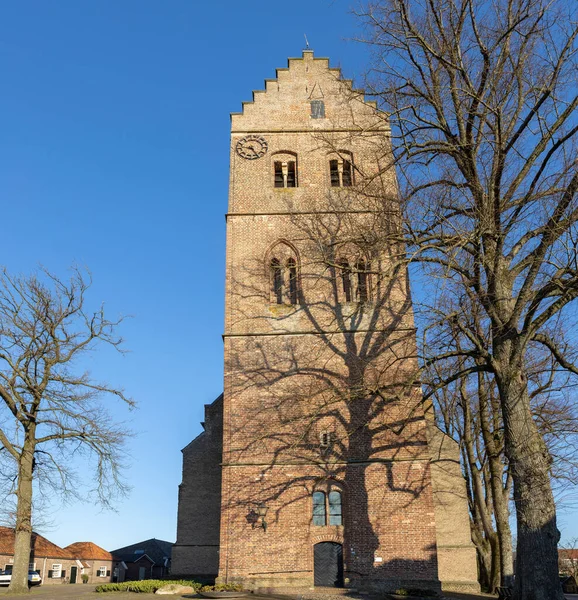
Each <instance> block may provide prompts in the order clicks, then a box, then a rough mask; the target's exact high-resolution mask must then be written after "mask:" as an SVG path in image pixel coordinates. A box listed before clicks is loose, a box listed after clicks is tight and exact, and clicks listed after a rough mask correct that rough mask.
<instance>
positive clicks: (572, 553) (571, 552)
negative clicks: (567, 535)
mask: <svg viewBox="0 0 578 600" xmlns="http://www.w3.org/2000/svg"><path fill="white" fill-rule="evenodd" d="M558 554H559V556H560V558H570V559H572V560H578V549H576V548H558Z"/></svg>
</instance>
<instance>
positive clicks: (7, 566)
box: [4, 565, 14, 575]
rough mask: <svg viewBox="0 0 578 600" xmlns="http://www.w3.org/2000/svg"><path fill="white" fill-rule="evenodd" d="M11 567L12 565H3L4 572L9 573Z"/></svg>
mask: <svg viewBox="0 0 578 600" xmlns="http://www.w3.org/2000/svg"><path fill="white" fill-rule="evenodd" d="M13 567H14V565H4V574H5V575H10V573H12V568H13Z"/></svg>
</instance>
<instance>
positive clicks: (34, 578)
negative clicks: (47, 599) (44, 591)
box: [0, 571, 42, 586]
mask: <svg viewBox="0 0 578 600" xmlns="http://www.w3.org/2000/svg"><path fill="white" fill-rule="evenodd" d="M11 580H12V571H0V585H10V581H11ZM41 583H42V577H40V575H39V574H38V573H37V572H36V571H28V585H29V586H33V585H40V584H41Z"/></svg>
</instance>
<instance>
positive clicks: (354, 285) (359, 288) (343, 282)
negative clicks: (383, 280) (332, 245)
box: [335, 247, 371, 303]
mask: <svg viewBox="0 0 578 600" xmlns="http://www.w3.org/2000/svg"><path fill="white" fill-rule="evenodd" d="M343 250H344V251H345V252H346V253H347V254H349V256H352V255H353V257H354V258H353V260H351V259H348V258H345V257H342V258H340V259H339V260H338V261H337V268H336V270H335V275H336V284H337V285H336V288H337V296H338V302H339V303H344V302H345V303H347V302H369V301H370V299H371V279H370V268H369V262H368V261H367V260H366V259H365V258H359V254H360V250H359V249H358V248H357V249H356V248H354V247H351V248H343ZM356 255H357V257H358V258H356V257H355V256H356Z"/></svg>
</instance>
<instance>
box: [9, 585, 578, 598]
mask: <svg viewBox="0 0 578 600" xmlns="http://www.w3.org/2000/svg"><path fill="white" fill-rule="evenodd" d="M445 596H446V597H447V598H448V599H450V598H451V599H452V600H488V599H489V598H495V596H490V595H488V594H483V595H469V594H450V593H447V594H446V595H445ZM182 597H184V598H186V597H187V596H164V598H167V599H168V598H175V599H176V598H182ZM190 597H192V596H189V598H190ZM4 598H6V599H8V598H21V599H22V598H27V599H30V600H61V599H62V600H76V598H78V599H79V600H153V599H154V600H160V598H161V596H157V595H156V594H134V593H131V592H125V593H119V592H114V593H110V594H97V593H96V592H95V591H94V586H93V585H82V584H78V585H41V586H39V587H34V588H32V589H31V590H30V593H29V594H23V595H16V594H10V593H9V592H8V590H7V589H6V588H1V587H0V600H4ZM277 598H279V597H277ZM331 598H339V599H340V600H344V599H348V598H349V596H348V595H340V596H330V595H327V594H323V595H320V596H319V599H320V600H321V599H322V600H331ZM566 598H567V600H578V594H567V595H566ZM248 600H273V599H272V598H270V597H266V596H250V597H249V598H248Z"/></svg>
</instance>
